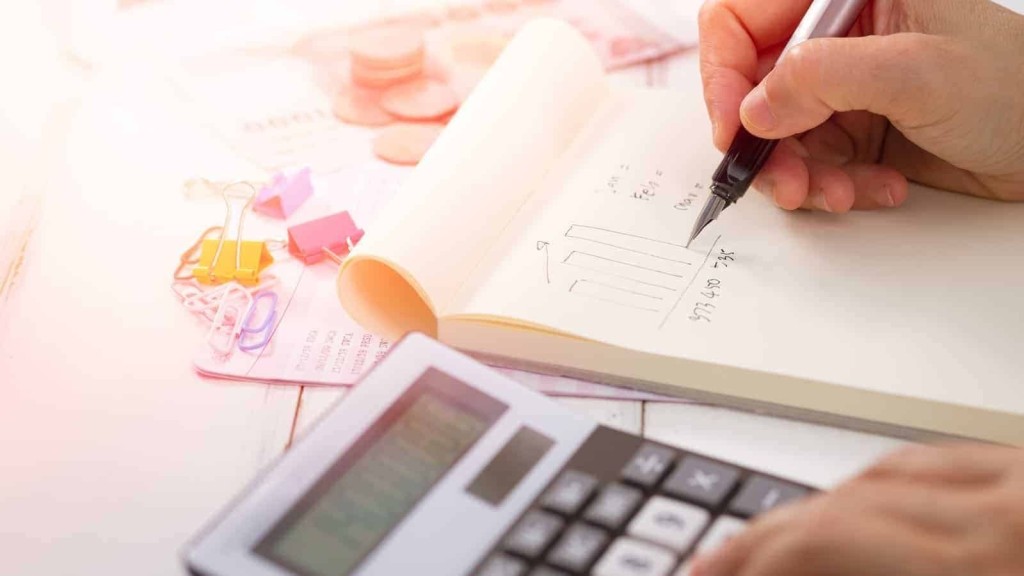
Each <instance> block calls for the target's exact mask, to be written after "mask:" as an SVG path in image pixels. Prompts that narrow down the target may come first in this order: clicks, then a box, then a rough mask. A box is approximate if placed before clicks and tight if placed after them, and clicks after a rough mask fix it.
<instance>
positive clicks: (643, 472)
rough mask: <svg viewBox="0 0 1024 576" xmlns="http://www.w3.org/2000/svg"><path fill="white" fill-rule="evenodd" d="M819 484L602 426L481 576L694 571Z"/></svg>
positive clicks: (682, 574)
mask: <svg viewBox="0 0 1024 576" xmlns="http://www.w3.org/2000/svg"><path fill="white" fill-rule="evenodd" d="M811 492H812V489H811V488H808V487H805V486H800V485H797V484H794V483H792V482H788V481H785V480H780V479H777V478H772V477H770V476H767V475H764V474H758V473H756V472H754V471H751V470H746V469H744V468H742V467H739V466H735V465H732V464H728V463H725V462H720V461H717V460H713V459H711V458H707V457H705V456H699V455H696V454H689V453H685V452H683V451H681V450H677V449H675V448H672V447H669V446H666V445H662V444H657V443H655V442H650V441H645V440H643V439H640V438H637V437H635V436H632V435H629V434H626V433H623V432H618V431H615V430H612V429H609V428H605V427H599V428H598V429H597V431H595V433H594V434H593V435H592V436H591V437H590V438H589V439H588V440H587V441H586V442H585V443H584V445H583V446H582V447H580V449H579V450H578V451H577V453H576V454H575V455H574V456H573V457H572V459H571V460H570V461H569V462H568V463H567V464H566V466H565V468H564V469H563V471H562V472H561V473H560V474H558V475H557V476H556V477H555V479H554V480H553V481H552V482H551V484H550V485H549V486H548V487H547V489H546V490H544V491H543V492H542V493H541V495H540V497H539V498H538V499H537V501H536V502H535V503H534V504H533V506H531V507H530V508H529V509H528V510H527V511H526V512H525V513H524V514H523V516H522V517H521V518H520V519H519V521H518V522H516V523H515V524H514V525H513V526H512V528H511V529H510V530H509V532H508V533H507V534H506V535H505V536H504V537H503V538H502V539H501V541H500V542H499V543H498V545H497V546H496V548H495V549H494V550H492V551H491V554H490V556H488V557H487V559H486V560H485V561H484V562H483V563H482V564H481V565H480V566H478V568H477V570H476V571H475V572H473V573H472V574H474V575H476V576H506V575H507V576H578V575H582V574H592V575H594V576H670V575H671V576H687V574H688V572H689V562H690V560H691V558H692V557H693V555H694V554H697V553H706V552H709V551H712V550H714V549H716V548H718V547H719V546H721V545H722V544H724V543H725V542H727V541H728V540H729V539H730V538H733V537H734V536H736V535H737V534H739V533H740V532H742V531H743V530H744V529H745V528H746V526H747V523H748V521H749V519H751V518H753V517H755V516H758V515H760V514H763V513H765V512H767V511H769V510H772V509H773V508H776V507H778V506H782V505H784V504H787V503H789V502H792V501H794V500H798V499H800V498H803V497H805V496H807V495H808V494H810V493H811Z"/></svg>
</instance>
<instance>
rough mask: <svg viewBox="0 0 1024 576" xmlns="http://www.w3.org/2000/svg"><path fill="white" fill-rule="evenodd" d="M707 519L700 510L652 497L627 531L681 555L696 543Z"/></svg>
mask: <svg viewBox="0 0 1024 576" xmlns="http://www.w3.org/2000/svg"><path fill="white" fill-rule="evenodd" d="M710 517H711V514H709V513H708V511H707V510H705V509H703V508H699V507H697V506H693V505H691V504H686V503H684V502H679V501H678V500H672V499H670V498H665V497H663V496H655V497H653V498H651V499H650V500H649V501H648V502H647V504H646V505H645V506H644V507H643V509H642V510H640V513H639V514H637V515H636V518H634V519H633V521H632V522H630V524H629V529H628V530H627V532H628V533H629V535H630V536H634V537H636V538H642V539H644V540H649V541H651V542H654V543H655V544H660V545H662V546H665V547H666V548H670V549H672V550H675V551H676V552H678V553H680V554H683V553H685V552H686V551H687V550H689V549H690V547H691V546H693V544H694V543H695V542H696V541H697V536H699V535H700V533H701V531H703V530H704V527H705V526H707V524H708V520H709V519H710Z"/></svg>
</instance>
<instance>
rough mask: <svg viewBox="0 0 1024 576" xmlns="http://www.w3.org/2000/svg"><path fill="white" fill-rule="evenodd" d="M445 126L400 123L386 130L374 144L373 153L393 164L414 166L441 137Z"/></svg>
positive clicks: (431, 123)
mask: <svg viewBox="0 0 1024 576" xmlns="http://www.w3.org/2000/svg"><path fill="white" fill-rule="evenodd" d="M443 129H444V125H442V124H437V123H433V122H429V123H422V124H413V123H398V124H392V125H391V126H388V127H387V128H384V129H383V130H381V131H380V133H379V134H378V135H377V139H376V140H374V142H373V153H374V154H376V155H377V157H378V158H380V159H381V160H385V161H387V162H391V163H393V164H401V165H404V166H413V165H415V164H417V163H419V161H420V159H422V158H423V156H424V155H425V154H426V153H427V150H429V149H430V146H431V145H433V144H434V141H435V140H437V137H438V136H440V134H441V131H442V130H443Z"/></svg>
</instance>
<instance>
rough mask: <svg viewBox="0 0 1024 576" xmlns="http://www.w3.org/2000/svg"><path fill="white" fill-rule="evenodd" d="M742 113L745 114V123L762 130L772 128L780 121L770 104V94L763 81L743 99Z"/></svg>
mask: <svg viewBox="0 0 1024 576" xmlns="http://www.w3.org/2000/svg"><path fill="white" fill-rule="evenodd" d="M740 115H741V116H743V121H744V124H748V125H750V126H752V127H754V128H758V129H760V130H771V129H772V128H775V126H776V125H778V123H779V120H778V118H776V117H775V113H773V112H772V109H771V107H769V106H768V96H767V94H766V92H765V89H764V84H763V83H762V84H759V85H758V86H757V87H756V88H754V91H753V92H751V93H750V94H748V95H747V97H746V98H745V99H744V100H743V104H742V105H741V106H740Z"/></svg>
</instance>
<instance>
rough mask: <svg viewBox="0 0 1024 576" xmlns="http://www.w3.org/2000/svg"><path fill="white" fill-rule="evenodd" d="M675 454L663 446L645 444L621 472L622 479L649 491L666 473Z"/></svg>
mask: <svg viewBox="0 0 1024 576" xmlns="http://www.w3.org/2000/svg"><path fill="white" fill-rule="evenodd" d="M675 457H676V452H675V451H674V450H672V449H670V448H666V447H664V446H658V445H657V444H651V443H646V444H644V445H643V446H641V447H640V449H639V450H637V452H636V454H634V455H633V458H631V459H630V461H629V463H628V464H626V467H625V468H624V469H623V470H622V479H623V480H626V481H627V482H632V483H633V484H638V485H640V486H642V487H644V488H647V489H650V488H652V487H654V485H655V484H657V483H658V481H659V480H661V478H662V477H663V476H664V474H665V472H667V471H668V468H669V466H671V465H672V461H673V460H675Z"/></svg>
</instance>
